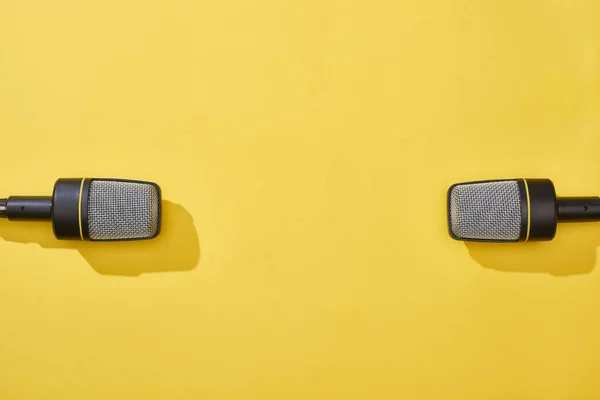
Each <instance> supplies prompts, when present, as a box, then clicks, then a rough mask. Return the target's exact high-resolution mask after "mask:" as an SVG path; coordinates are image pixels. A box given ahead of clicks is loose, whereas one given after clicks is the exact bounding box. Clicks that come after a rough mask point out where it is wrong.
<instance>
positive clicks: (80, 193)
mask: <svg viewBox="0 0 600 400" xmlns="http://www.w3.org/2000/svg"><path fill="white" fill-rule="evenodd" d="M84 183H85V178H83V179H82V180H81V186H80V187H79V205H78V208H79V237H80V238H81V241H84V240H83V226H82V224H81V200H82V195H83V184H84Z"/></svg>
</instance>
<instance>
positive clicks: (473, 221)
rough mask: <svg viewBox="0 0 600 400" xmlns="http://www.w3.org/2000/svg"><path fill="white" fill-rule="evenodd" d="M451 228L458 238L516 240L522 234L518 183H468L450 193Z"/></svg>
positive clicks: (458, 186)
mask: <svg viewBox="0 0 600 400" xmlns="http://www.w3.org/2000/svg"><path fill="white" fill-rule="evenodd" d="M449 212H450V229H451V230H452V233H453V234H454V236H456V237H457V238H458V239H480V240H481V239H485V240H497V241H515V240H518V239H519V236H520V233H521V200H520V192H519V184H518V182H517V181H515V180H513V181H495V182H486V183H469V184H462V185H457V186H455V187H454V188H453V189H452V190H451V193H450V211H449Z"/></svg>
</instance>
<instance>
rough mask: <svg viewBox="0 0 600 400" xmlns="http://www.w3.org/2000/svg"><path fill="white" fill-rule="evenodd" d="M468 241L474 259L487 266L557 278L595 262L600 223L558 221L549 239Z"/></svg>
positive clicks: (585, 270) (587, 268)
mask: <svg viewBox="0 0 600 400" xmlns="http://www.w3.org/2000/svg"><path fill="white" fill-rule="evenodd" d="M465 244H466V246H467V249H468V250H469V253H470V254H471V257H472V258H473V260H475V261H476V262H477V263H478V264H479V265H481V266H482V267H484V268H489V269H494V270H497V271H501V272H527V273H546V274H550V275H553V276H555V277H564V276H572V275H582V274H587V273H590V272H592V270H593V269H594V267H595V265H596V248H597V247H598V246H600V224H592V223H563V224H559V225H558V230H557V233H556V237H555V238H554V240H552V241H549V242H528V243H476V242H465Z"/></svg>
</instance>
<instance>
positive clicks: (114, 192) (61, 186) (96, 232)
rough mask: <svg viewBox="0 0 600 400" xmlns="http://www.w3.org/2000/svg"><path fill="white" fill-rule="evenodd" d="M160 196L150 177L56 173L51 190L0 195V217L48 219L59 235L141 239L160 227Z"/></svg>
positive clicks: (62, 237) (87, 238)
mask: <svg viewBox="0 0 600 400" xmlns="http://www.w3.org/2000/svg"><path fill="white" fill-rule="evenodd" d="M161 201H162V200H161V190H160V187H159V186H158V185H157V184H155V183H152V182H143V181H133V180H125V179H92V178H61V179H58V180H57V181H56V183H55V184H54V191H53V194H52V196H11V197H9V198H7V199H0V218H7V219H8V220H10V221H51V222H52V229H53V231H54V236H55V237H56V238H57V239H59V240H82V241H93V242H96V241H98V242H109V241H126V240H145V239H153V238H155V237H156V236H158V234H159V233H160V224H161Z"/></svg>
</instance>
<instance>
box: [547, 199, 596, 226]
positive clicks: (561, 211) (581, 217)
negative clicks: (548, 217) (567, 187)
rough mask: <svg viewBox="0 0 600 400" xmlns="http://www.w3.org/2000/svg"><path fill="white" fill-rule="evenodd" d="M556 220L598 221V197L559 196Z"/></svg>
mask: <svg viewBox="0 0 600 400" xmlns="http://www.w3.org/2000/svg"><path fill="white" fill-rule="evenodd" d="M556 203H557V207H556V208H557V212H558V222H600V197H559V198H558V199H557V202H556Z"/></svg>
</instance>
